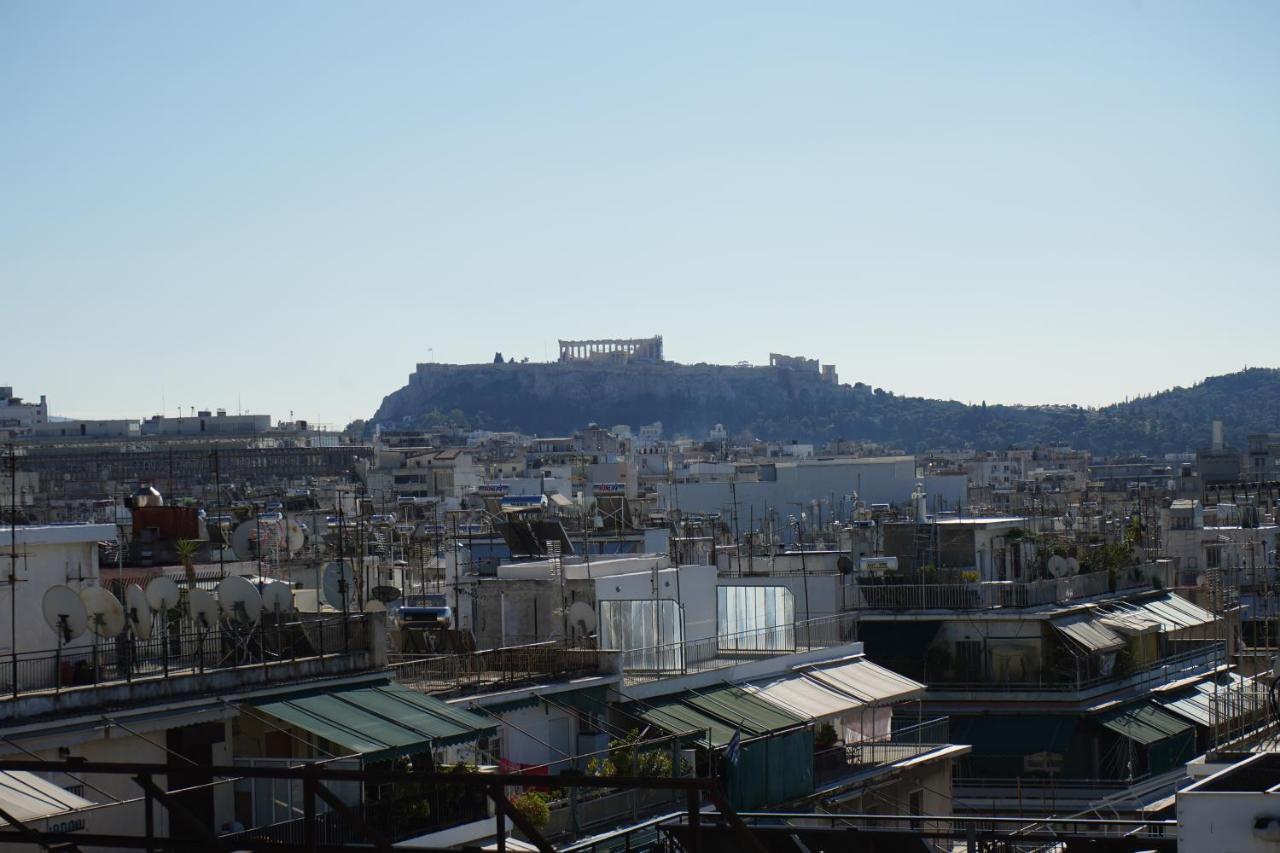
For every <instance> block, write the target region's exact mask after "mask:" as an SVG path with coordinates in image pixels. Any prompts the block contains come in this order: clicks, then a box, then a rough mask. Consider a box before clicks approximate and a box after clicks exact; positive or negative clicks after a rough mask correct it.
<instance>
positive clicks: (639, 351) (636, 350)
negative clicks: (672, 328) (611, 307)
mask: <svg viewBox="0 0 1280 853" xmlns="http://www.w3.org/2000/svg"><path fill="white" fill-rule="evenodd" d="M609 359H617V360H619V361H642V362H650V363H657V362H661V361H662V335H654V336H653V337H652V338H604V339H601V340H596V341H560V361H562V362H566V361H598V360H609Z"/></svg>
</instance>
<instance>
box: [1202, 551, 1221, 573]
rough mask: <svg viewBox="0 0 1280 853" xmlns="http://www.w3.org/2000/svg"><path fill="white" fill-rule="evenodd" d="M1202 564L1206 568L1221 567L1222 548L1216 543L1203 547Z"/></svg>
mask: <svg viewBox="0 0 1280 853" xmlns="http://www.w3.org/2000/svg"><path fill="white" fill-rule="evenodd" d="M1204 566H1205V568H1206V569H1218V568H1221V567H1222V549H1221V548H1219V547H1218V546H1217V545H1210V546H1208V547H1207V548H1205V549H1204Z"/></svg>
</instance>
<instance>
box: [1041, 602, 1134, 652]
mask: <svg viewBox="0 0 1280 853" xmlns="http://www.w3.org/2000/svg"><path fill="white" fill-rule="evenodd" d="M1050 624H1051V625H1053V627H1054V630H1056V631H1057V632H1058V633H1060V634H1062V635H1063V636H1064V637H1067V638H1068V639H1070V640H1072V641H1074V642H1075V643H1077V644H1079V645H1080V646H1083V647H1084V648H1085V649H1087V650H1088V651H1090V652H1095V653H1101V652H1114V651H1117V650H1119V649H1123V648H1124V646H1125V642H1124V637H1121V636H1120V635H1119V634H1117V633H1116V632H1115V631H1113V630H1111V628H1110V627H1108V626H1107V624H1106V623H1105V622H1104V621H1103V618H1102V616H1100V615H1099V614H1097V613H1094V612H1093V611H1092V610H1086V611H1084V612H1082V613H1072V614H1071V615H1069V616H1059V617H1058V618H1057V619H1054V620H1052V621H1051V622H1050Z"/></svg>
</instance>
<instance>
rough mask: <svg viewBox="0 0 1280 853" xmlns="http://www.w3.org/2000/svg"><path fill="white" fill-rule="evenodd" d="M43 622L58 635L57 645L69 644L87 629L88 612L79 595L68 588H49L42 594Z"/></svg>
mask: <svg viewBox="0 0 1280 853" xmlns="http://www.w3.org/2000/svg"><path fill="white" fill-rule="evenodd" d="M41 609H42V610H43V611H44V621H45V622H46V623H48V625H49V627H50V628H52V629H53V630H54V631H55V632H56V633H57V634H58V645H59V646H61V645H62V644H63V643H69V642H71V641H72V640H74V639H75V638H76V637H79V636H80V635H81V634H83V633H84V632H85V631H86V630H87V629H88V627H89V612H88V611H87V610H85V608H84V602H83V601H81V600H80V593H78V592H76V591H75V590H74V589H72V588H71V587H69V586H63V585H62V584H59V585H58V586H51V587H49V588H48V589H47V590H45V592H44V601H43V602H42V603H41Z"/></svg>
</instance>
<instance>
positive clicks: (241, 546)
mask: <svg viewBox="0 0 1280 853" xmlns="http://www.w3.org/2000/svg"><path fill="white" fill-rule="evenodd" d="M299 534H301V530H299ZM288 539H289V531H288V528H287V526H286V524H285V522H284V521H283V520H281V519H278V518H273V517H269V516H259V517H257V518H251V519H249V520H248V521H242V522H240V524H239V525H237V526H236V529H235V531H234V532H233V533H232V534H231V550H233V551H235V552H236V556H237V557H239V558H240V559H241V560H252V559H254V558H255V557H256V558H259V559H261V558H264V557H272V558H276V557H287V556H289V554H287V553H286V551H288V550H289V548H288V546H289V542H288ZM298 547H299V548H301V547H302V545H301V544H299V546H298Z"/></svg>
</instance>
